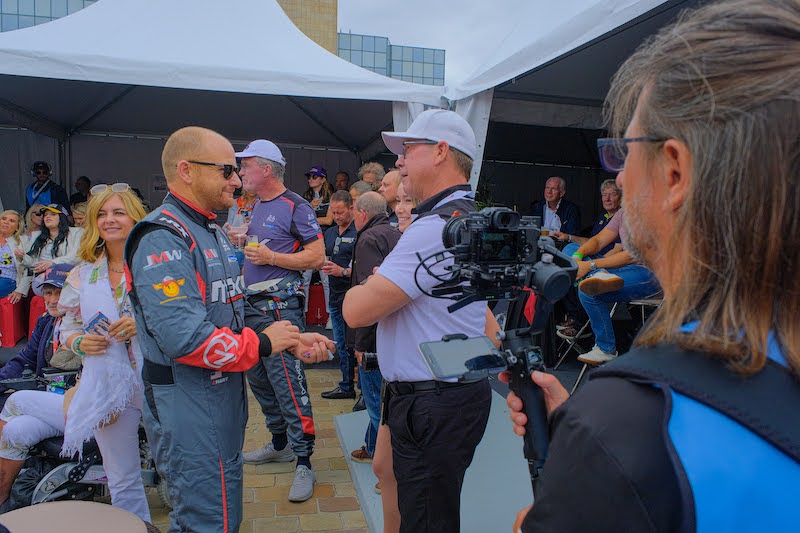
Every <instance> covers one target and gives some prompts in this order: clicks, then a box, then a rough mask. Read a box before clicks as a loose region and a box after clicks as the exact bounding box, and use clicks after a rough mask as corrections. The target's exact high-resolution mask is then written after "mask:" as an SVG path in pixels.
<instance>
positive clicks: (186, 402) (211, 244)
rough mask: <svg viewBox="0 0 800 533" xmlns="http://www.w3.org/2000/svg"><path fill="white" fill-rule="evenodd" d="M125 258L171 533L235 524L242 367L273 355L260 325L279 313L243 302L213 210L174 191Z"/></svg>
mask: <svg viewBox="0 0 800 533" xmlns="http://www.w3.org/2000/svg"><path fill="white" fill-rule="evenodd" d="M125 256H126V259H127V265H128V267H129V274H128V279H129V280H131V285H132V286H131V287H130V291H131V300H132V302H133V308H134V314H135V317H136V328H137V332H138V336H139V339H140V344H141V346H142V352H143V356H144V364H143V368H142V378H143V380H144V386H145V405H144V412H143V418H144V423H145V429H146V431H147V437H148V440H149V442H150V448H151V450H152V453H153V457H154V459H155V462H156V468H157V470H158V472H159V474H160V475H161V476H163V477H164V478H165V479H166V481H167V486H168V487H169V489H168V490H169V498H170V501H171V503H172V512H171V513H170V522H171V523H170V529H169V531H170V532H177V531H191V532H209V533H212V532H213V533H218V532H221V531H229V532H236V531H238V530H239V524H240V523H241V520H242V456H241V450H242V445H243V444H244V431H245V425H246V423H247V396H246V394H247V393H246V387H245V374H244V373H245V372H246V371H247V370H248V369H250V368H251V367H252V366H253V365H255V364H256V363H257V362H258V361H259V357H267V356H269V355H270V353H271V351H272V347H271V344H270V341H269V338H268V337H267V336H266V335H264V334H263V333H261V334H257V333H256V331H261V330H263V328H264V327H266V326H267V325H269V324H270V323H272V321H273V319H272V318H271V317H268V316H265V315H264V313H262V312H259V311H257V310H256V309H254V308H253V307H252V306H250V305H249V304H248V303H247V302H246V300H245V298H244V296H243V291H244V285H243V280H242V275H241V273H240V270H239V265H238V263H237V261H236V257H235V255H234V251H233V247H232V246H231V244H230V241H228V238H227V236H226V235H225V233H224V232H223V231H222V230H221V229H220V228H219V227H218V226H217V224H216V223H215V222H214V215H213V214H211V213H206V212H204V211H202V210H200V209H199V208H197V207H195V206H192V205H190V204H189V203H188V202H187V201H185V200H183V199H181V198H179V197H177V196H176V195H175V194H174V193H170V194H169V195H167V198H166V199H165V200H164V204H163V205H162V206H161V207H159V208H158V209H156V210H155V211H153V212H152V213H150V214H149V215H148V216H147V217H145V218H144V219H143V220H142V221H141V222H140V223H139V224H137V225H136V226H135V227H134V229H133V231H132V232H131V235H130V237H129V238H128V242H127V244H126V248H125ZM245 326H248V327H245ZM251 328H252V329H251Z"/></svg>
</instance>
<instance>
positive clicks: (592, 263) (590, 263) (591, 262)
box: [589, 259, 597, 270]
mask: <svg viewBox="0 0 800 533" xmlns="http://www.w3.org/2000/svg"><path fill="white" fill-rule="evenodd" d="M589 270H597V263H595V262H594V259H592V260H590V261H589Z"/></svg>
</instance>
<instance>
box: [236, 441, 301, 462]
mask: <svg viewBox="0 0 800 533" xmlns="http://www.w3.org/2000/svg"><path fill="white" fill-rule="evenodd" d="M242 459H244V462H245V463H247V464H249V465H263V464H264V463H288V462H290V461H294V452H293V451H292V447H291V446H289V445H288V444H287V445H286V447H285V448H284V449H282V450H276V449H275V446H274V445H273V444H272V443H271V442H268V443H267V444H265V445H264V447H263V448H259V449H257V450H253V451H252V452H244V453H243V454H242Z"/></svg>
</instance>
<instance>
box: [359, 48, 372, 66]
mask: <svg viewBox="0 0 800 533" xmlns="http://www.w3.org/2000/svg"><path fill="white" fill-rule="evenodd" d="M361 65H362V66H364V67H367V68H373V67H374V66H375V52H366V51H365V52H363V53H362V54H361Z"/></svg>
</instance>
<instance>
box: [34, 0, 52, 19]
mask: <svg viewBox="0 0 800 533" xmlns="http://www.w3.org/2000/svg"><path fill="white" fill-rule="evenodd" d="M34 14H35V15H36V16H37V17H49V16H50V0H36V12H35V13H34ZM36 24H39V22H38V21H37V22H36Z"/></svg>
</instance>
